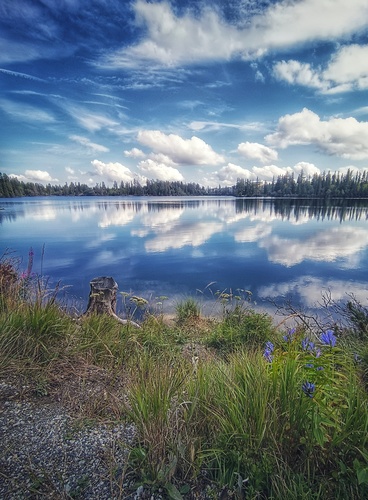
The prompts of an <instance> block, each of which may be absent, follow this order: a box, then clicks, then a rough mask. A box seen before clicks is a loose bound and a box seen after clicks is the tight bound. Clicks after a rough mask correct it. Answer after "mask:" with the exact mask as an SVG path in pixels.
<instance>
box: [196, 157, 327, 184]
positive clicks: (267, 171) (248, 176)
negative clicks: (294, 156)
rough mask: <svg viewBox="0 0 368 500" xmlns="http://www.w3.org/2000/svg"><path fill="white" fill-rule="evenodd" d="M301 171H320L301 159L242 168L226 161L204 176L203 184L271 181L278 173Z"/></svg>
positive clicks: (315, 172) (297, 172) (311, 173)
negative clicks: (287, 163)
mask: <svg viewBox="0 0 368 500" xmlns="http://www.w3.org/2000/svg"><path fill="white" fill-rule="evenodd" d="M301 172H303V174H304V176H306V177H308V176H313V175H314V174H320V173H321V171H320V169H319V168H318V167H316V166H315V165H314V164H313V163H309V162H305V161H301V162H298V163H297V164H296V165H294V166H292V167H278V166H277V165H272V164H271V165H264V166H262V167H256V166H253V167H252V168H244V167H241V166H239V165H235V164H234V163H228V164H227V165H226V166H224V167H222V168H220V169H219V170H217V171H215V172H213V173H212V174H211V176H206V177H204V179H203V184H205V185H209V186H212V187H215V186H218V185H219V184H221V185H222V186H233V185H234V184H236V182H237V180H238V179H245V180H250V181H255V180H257V179H258V180H259V181H272V179H273V178H277V177H278V176H279V175H286V174H292V173H295V174H296V175H299V174H300V173H301Z"/></svg>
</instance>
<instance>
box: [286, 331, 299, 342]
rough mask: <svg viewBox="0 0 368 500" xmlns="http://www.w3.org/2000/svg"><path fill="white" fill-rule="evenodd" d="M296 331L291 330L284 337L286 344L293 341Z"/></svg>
mask: <svg viewBox="0 0 368 500" xmlns="http://www.w3.org/2000/svg"><path fill="white" fill-rule="evenodd" d="M295 332H296V330H295V328H292V329H291V330H289V331H288V332H287V333H286V335H284V336H283V339H284V340H285V342H291V341H292V340H293V336H294V334H295Z"/></svg>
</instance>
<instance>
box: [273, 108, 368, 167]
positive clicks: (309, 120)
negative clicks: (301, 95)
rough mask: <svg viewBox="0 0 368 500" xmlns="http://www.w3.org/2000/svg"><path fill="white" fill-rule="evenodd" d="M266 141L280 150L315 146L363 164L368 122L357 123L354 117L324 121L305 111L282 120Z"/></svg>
mask: <svg viewBox="0 0 368 500" xmlns="http://www.w3.org/2000/svg"><path fill="white" fill-rule="evenodd" d="M266 141H267V142H268V143H269V144H271V145H272V146H275V147H280V148H286V147H288V146H291V145H298V144H315V145H316V146H317V147H318V148H319V149H320V150H321V151H323V152H325V153H327V154H330V155H336V156H341V157H342V158H347V159H355V160H364V159H367V158H368V122H358V121H357V120H356V119H355V118H352V117H350V118H330V119H329V120H326V121H323V120H321V119H320V117H319V116H318V115H317V114H316V113H314V112H313V111H310V110H309V109H307V108H304V109H303V110H302V111H301V112H300V113H294V114H293V115H285V116H282V117H281V118H280V119H279V123H278V126H277V131H276V132H275V133H273V134H270V135H268V136H266Z"/></svg>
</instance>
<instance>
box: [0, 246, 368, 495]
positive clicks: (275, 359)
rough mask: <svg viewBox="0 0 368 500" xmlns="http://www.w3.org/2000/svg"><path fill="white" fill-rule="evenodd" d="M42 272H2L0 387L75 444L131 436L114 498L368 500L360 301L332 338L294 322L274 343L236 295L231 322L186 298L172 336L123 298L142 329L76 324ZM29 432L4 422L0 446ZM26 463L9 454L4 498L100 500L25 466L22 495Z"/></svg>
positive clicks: (367, 329)
mask: <svg viewBox="0 0 368 500" xmlns="http://www.w3.org/2000/svg"><path fill="white" fill-rule="evenodd" d="M32 261H33V255H32V254H31V253H30V255H29V262H28V267H27V269H26V270H24V271H22V270H21V269H20V268H19V267H20V262H18V261H17V260H16V259H15V258H14V257H12V256H11V255H10V256H9V255H4V256H3V257H2V258H1V260H0V387H2V388H3V387H5V388H8V389H9V387H10V385H12V386H13V387H15V389H14V391H13V396H11V397H10V399H9V394H8V393H7V392H6V391H2V392H1V391H0V402H1V403H2V404H4V405H11V404H13V403H14V399H16V401H19V402H25V401H26V402H27V401H31V402H32V405H33V406H32V407H33V408H38V409H42V408H45V407H48V408H50V404H57V405H59V406H60V408H66V409H67V410H68V412H69V413H70V414H71V415H73V418H72V421H71V422H72V423H71V424H70V425H69V428H68V431H67V432H68V434H67V435H65V436H64V439H65V441H67V440H68V441H70V440H72V442H74V441H73V439H76V435H77V434H78V433H79V432H81V431H86V430H91V429H92V430H93V432H95V429H96V428H97V427H98V426H101V425H104V426H107V427H108V426H111V427H114V426H115V427H116V425H121V424H124V425H125V426H127V427H129V426H130V427H132V428H134V437H132V438H131V442H129V443H128V442H125V441H124V440H123V439H122V438H119V439H120V440H119V439H118V438H117V439H116V441H115V442H114V447H113V449H112V448H111V450H110V452H109V453H107V452H106V450H105V451H104V454H103V459H101V460H102V461H103V463H104V464H105V465H106V470H108V471H109V477H108V481H107V484H108V485H109V488H110V490H109V493H108V494H107V496H106V498H127V499H130V498H131V499H133V498H169V499H174V500H175V499H176V500H177V499H194V498H204V499H211V498H213V499H215V498H234V499H255V498H264V499H267V498H275V499H296V498H298V499H321V500H322V499H323V500H326V499H345V498H350V499H363V498H367V497H368V449H367V442H368V393H367V390H368V309H367V308H366V307H365V306H364V305H362V304H360V303H359V302H357V301H356V300H355V299H354V297H351V300H349V301H347V303H346V304H345V305H344V306H336V305H334V304H332V307H335V309H336V308H337V312H338V313H339V314H338V317H337V319H336V315H335V319H334V320H333V322H332V323H330V324H328V323H326V322H324V323H323V324H322V323H321V321H320V320H319V319H318V318H310V317H309V318H308V317H306V316H304V315H303V314H302V313H299V312H298V311H296V310H295V309H290V308H289V310H287V311H286V312H285V317H284V319H283V320H282V321H281V322H280V323H279V325H278V326H277V327H276V326H275V325H274V323H273V321H272V319H271V317H270V316H268V315H267V314H264V313H258V312H255V311H254V310H253V309H252V308H251V305H250V303H249V302H248V301H247V300H246V298H243V297H241V296H233V295H232V294H228V293H225V292H222V293H220V294H218V296H217V297H216V298H215V300H217V301H219V303H220V305H221V307H222V314H221V316H220V317H219V318H216V319H215V318H210V317H204V316H203V315H202V313H201V307H200V303H198V302H197V301H196V300H195V299H193V298H187V299H184V300H183V301H182V302H180V303H178V304H177V307H176V314H175V317H174V318H172V319H171V321H167V319H166V318H165V315H164V313H163V301H158V302H156V303H155V304H149V303H148V302H147V301H146V300H144V299H142V298H140V297H135V296H133V295H129V294H125V295H123V300H124V301H125V303H126V304H127V305H128V306H129V307H127V310H129V311H130V313H131V316H130V317H128V319H135V316H134V314H135V311H140V316H139V317H140V318H141V321H140V326H141V328H139V329H138V328H135V327H134V326H132V325H131V324H129V322H128V323H127V324H124V325H123V324H121V323H119V322H118V321H116V320H115V319H114V318H112V317H109V316H104V315H90V316H83V315H81V314H80V313H79V314H72V313H71V312H70V311H67V310H66V308H65V307H64V306H63V304H62V303H60V302H59V301H58V291H59V290H58V289H57V288H56V289H53V290H50V289H48V286H47V280H45V279H44V278H43V277H42V276H37V275H34V274H33V273H32ZM335 312H336V311H335ZM133 313H134V314H133ZM132 314H133V316H132ZM290 321H291V322H293V324H292V326H291V325H290ZM331 321H332V320H331ZM286 324H287V325H288V326H286ZM14 394H15V395H14ZM60 411H61V410H60ZM22 418H23V419H24V418H26V417H25V416H24V415H23V416H22ZM17 425H18V424H17V423H15V424H14V422H13V423H12V424H10V423H8V427H7V422H5V423H4V422H3V429H1V432H2V434H3V436H6V435H8V434H9V435H10V436H12V432H14V429H15V428H16V426H17ZM35 425H36V424H35ZM12 426H13V427H12ZM119 432H120V431H119ZM78 435H79V434H78ZM18 447H19V441H14V442H13V441H12V440H11V439H10V438H9V439H8V441H7V446H6V448H5V449H3V450H2V454H1V456H0V461H1V465H2V468H0V469H1V471H0V483H2V485H3V486H2V488H3V489H1V488H0V491H2V492H3V494H4V492H5V496H4V497H5V498H13V496H12V494H13V493H14V495H16V494H18V495H19V494H20V495H21V497H26V496H28V495H31V496H32V495H33V496H32V498H40V497H41V496H47V497H48V498H65V499H67V498H81V499H82V498H91V496H88V495H89V494H88V491H90V490H89V488H90V487H91V485H92V484H94V483H93V481H94V478H93V477H91V474H92V472H91V470H89V469H88V466H87V465H85V469H86V470H83V471H79V469H78V471H79V472H78V473H77V472H75V473H74V475H75V477H74V478H73V481H74V483H73V484H72V479H71V478H70V477H62V478H60V477H58V479H57V484H56V479H55V478H54V476H53V474H51V473H49V472H47V471H46V470H45V469H42V467H40V465H39V464H40V463H41V462H40V459H39V457H37V456H33V455H32V456H30V455H28V456H27V454H25V458H24V461H25V464H23V466H24V469H22V474H25V475H27V474H28V476H27V477H28V480H27V481H24V485H25V486H23V487H24V488H25V489H23V490H22V489H21V490H19V488H22V484H21V483H19V481H18V482H16V483H15V482H14V481H13V479H14V478H12V474H13V468H12V466H9V464H12V463H13V462H12V460H13V461H14V456H15V457H18V459H19V456H22V453H21V451H22V450H20V449H19V448H18ZM122 448H124V449H125V451H126V453H125V454H124V461H123V462H121V461H119V459H118V458H117V457H118V456H120V455H121V453H120V455H119V452H118V450H121V449H122ZM23 451H24V450H23ZM46 451H50V452H51V451H52V450H46ZM80 464H82V466H83V464H85V462H84V461H80ZM82 469H83V467H82ZM78 474H79V475H78ZM23 479H24V478H23ZM17 488H18V489H17ZM71 488H72V489H71ZM14 498H15V496H14ZM17 498H18V497H17Z"/></svg>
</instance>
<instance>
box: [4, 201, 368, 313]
mask: <svg viewBox="0 0 368 500" xmlns="http://www.w3.org/2000/svg"><path fill="white" fill-rule="evenodd" d="M0 207H2V210H0V234H1V243H0V245H1V248H0V250H1V251H2V252H4V251H5V250H6V249H11V250H14V252H15V255H16V256H19V257H21V258H22V268H23V269H25V268H26V267H27V257H28V252H29V249H30V247H32V248H33V251H34V254H35V256H34V271H35V272H36V273H41V272H42V274H43V275H45V276H48V277H50V285H51V286H53V285H55V284H56V283H57V282H58V281H59V280H61V283H62V285H70V287H69V286H68V288H67V293H68V297H69V298H70V299H72V298H73V300H75V301H76V302H77V303H79V304H81V307H82V308H83V307H85V304H86V302H87V299H88V294H89V282H90V280H91V279H93V278H95V277H97V276H112V277H113V278H114V279H115V280H116V282H117V283H118V285H119V291H122V292H132V293H133V294H135V295H139V296H143V297H145V298H149V299H150V300H151V301H155V300H158V299H156V297H159V296H167V297H168V300H167V301H165V304H164V306H165V307H166V308H168V309H170V307H171V308H173V307H174V306H175V304H176V303H177V302H178V301H180V300H183V299H184V298H186V297H188V296H189V295H192V296H196V297H198V298H199V299H201V300H203V301H204V302H206V303H207V299H209V301H208V304H211V301H212V304H213V302H214V300H215V299H214V298H213V296H214V295H215V294H216V292H217V291H225V290H226V291H227V292H229V291H230V290H232V291H233V293H235V294H241V293H243V292H239V289H240V290H249V291H250V292H251V293H252V302H253V304H255V305H256V307H263V308H270V305H269V304H270V302H269V301H270V300H273V301H276V302H278V303H281V302H282V301H284V300H285V299H286V298H288V297H292V300H293V301H294V302H295V303H296V304H301V305H303V306H305V307H309V308H316V307H318V302H319V301H320V300H321V293H322V292H323V291H326V290H329V291H330V292H331V294H332V296H333V298H334V299H335V300H344V299H346V297H347V294H349V293H353V294H355V296H356V297H357V298H358V299H360V300H361V301H362V302H363V303H366V301H367V297H368V273H367V269H368V200H366V201H354V200H345V201H344V202H343V203H342V204H338V203H333V202H332V204H331V203H330V204H324V203H323V202H321V201H314V202H309V201H307V200H259V199H258V200H250V199H235V198H204V197H200V198H161V197H160V198H140V197H128V198H124V197H117V198H114V197H108V198H102V197H101V198H100V197H91V198H87V197H84V198H57V197H56V198H21V199H1V200H0ZM43 248H44V254H43V258H41V257H42V253H43V250H42V249H43ZM210 283H212V284H211V285H210V286H208V285H209V284H210ZM201 292H202V293H201ZM209 307H211V306H209Z"/></svg>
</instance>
